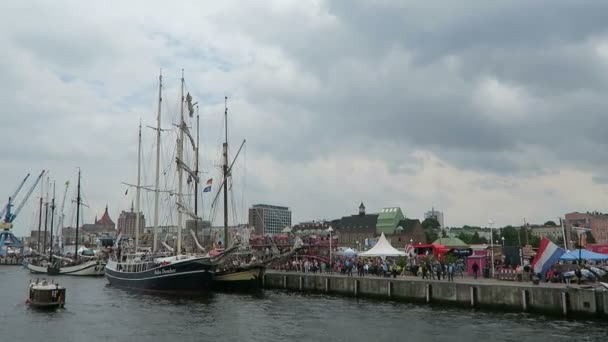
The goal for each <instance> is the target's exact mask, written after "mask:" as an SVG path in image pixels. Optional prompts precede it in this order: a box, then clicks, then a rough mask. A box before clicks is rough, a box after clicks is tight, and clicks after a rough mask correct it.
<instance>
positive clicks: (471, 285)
mask: <svg viewBox="0 0 608 342" xmlns="http://www.w3.org/2000/svg"><path fill="white" fill-rule="evenodd" d="M598 285H599V284H598ZM264 287H265V288H267V289H285V290H289V291H301V292H322V293H330V294H336V295H347V296H354V297H362V298H382V299H389V300H400V301H409V302H417V303H427V304H443V305H454V306H460V307H468V308H480V309H482V308H485V309H494V310H502V311H510V312H531V313H541V314H547V315H553V316H566V317H574V318H581V317H584V318H590V317H603V318H606V317H608V291H601V290H599V291H596V290H595V289H593V288H589V287H585V286H580V287H579V285H567V284H550V283H540V284H538V285H534V284H532V283H527V282H505V281H500V280H493V279H470V278H458V279H455V281H453V282H448V281H447V280H423V279H421V278H417V277H413V276H411V277H410V276H400V277H397V278H383V277H374V276H370V277H356V276H352V277H349V276H345V275H340V274H327V273H323V274H320V273H316V274H313V273H297V272H279V271H270V270H269V271H268V272H267V273H266V275H265V277H264ZM600 287H601V286H600ZM598 289H599V288H598Z"/></svg>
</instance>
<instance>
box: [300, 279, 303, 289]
mask: <svg viewBox="0 0 608 342" xmlns="http://www.w3.org/2000/svg"><path fill="white" fill-rule="evenodd" d="M302 283H303V282H302V276H300V291H302Z"/></svg>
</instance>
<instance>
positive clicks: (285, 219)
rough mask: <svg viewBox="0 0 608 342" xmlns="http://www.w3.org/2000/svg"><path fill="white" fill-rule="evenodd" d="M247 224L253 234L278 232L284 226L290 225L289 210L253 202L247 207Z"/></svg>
mask: <svg viewBox="0 0 608 342" xmlns="http://www.w3.org/2000/svg"><path fill="white" fill-rule="evenodd" d="M249 226H250V227H253V228H254V230H255V234H257V235H264V234H271V235H273V234H279V233H281V231H283V229H285V227H291V210H289V208H288V207H281V206H276V205H268V204H254V205H253V206H252V207H251V208H249Z"/></svg>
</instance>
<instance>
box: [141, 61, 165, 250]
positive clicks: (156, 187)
mask: <svg viewBox="0 0 608 342" xmlns="http://www.w3.org/2000/svg"><path fill="white" fill-rule="evenodd" d="M162 90H163V74H162V71H161V74H160V75H159V76H158V113H157V115H156V180H155V184H154V245H153V246H154V247H153V249H152V250H153V251H154V252H156V249H157V243H158V242H157V240H158V196H159V193H158V191H159V184H158V183H159V177H160V132H161V130H160V113H161V106H162V101H163V97H162ZM138 181H139V177H138ZM138 215H139V213H138ZM138 217H139V216H138ZM137 228H139V227H137Z"/></svg>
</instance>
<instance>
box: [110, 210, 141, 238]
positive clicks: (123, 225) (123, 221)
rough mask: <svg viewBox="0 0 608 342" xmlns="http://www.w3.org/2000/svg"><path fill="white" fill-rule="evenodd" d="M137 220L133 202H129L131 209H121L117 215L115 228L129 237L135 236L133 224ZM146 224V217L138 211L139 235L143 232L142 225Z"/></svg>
mask: <svg viewBox="0 0 608 342" xmlns="http://www.w3.org/2000/svg"><path fill="white" fill-rule="evenodd" d="M136 222H137V214H136V213H135V212H134V211H133V204H131V211H124V210H123V211H122V212H121V213H120V215H119V216H118V223H117V229H118V230H119V231H120V232H121V233H122V234H123V235H127V236H130V237H135V225H136ZM145 226H146V218H145V216H144V214H143V213H141V212H140V213H139V235H142V234H143V233H144V227H145Z"/></svg>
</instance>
